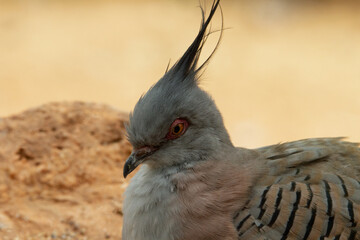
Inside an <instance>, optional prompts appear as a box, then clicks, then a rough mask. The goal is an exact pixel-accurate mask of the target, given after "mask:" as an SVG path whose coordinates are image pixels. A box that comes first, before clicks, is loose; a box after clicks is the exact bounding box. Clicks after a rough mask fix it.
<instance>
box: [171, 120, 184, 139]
mask: <svg viewBox="0 0 360 240" xmlns="http://www.w3.org/2000/svg"><path fill="white" fill-rule="evenodd" d="M188 126H189V123H188V122H187V121H186V120H185V119H182V118H178V119H175V121H174V122H173V123H172V124H171V126H170V129H169V132H168V134H167V135H166V138H167V139H175V138H178V137H180V136H181V135H183V134H184V133H185V131H186V129H187V127H188Z"/></svg>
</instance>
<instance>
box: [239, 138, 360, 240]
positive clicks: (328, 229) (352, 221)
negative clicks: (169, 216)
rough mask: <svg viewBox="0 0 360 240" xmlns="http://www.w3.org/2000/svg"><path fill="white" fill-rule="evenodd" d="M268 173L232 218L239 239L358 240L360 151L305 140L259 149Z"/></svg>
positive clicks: (354, 146) (350, 146)
mask: <svg viewBox="0 0 360 240" xmlns="http://www.w3.org/2000/svg"><path fill="white" fill-rule="evenodd" d="M259 151H260V152H262V154H263V155H264V156H265V157H264V165H266V166H267V168H268V172H267V174H266V175H265V176H262V178H261V179H259V180H258V181H257V182H256V184H255V186H254V187H253V191H252V196H251V197H250V200H249V202H248V204H247V205H246V206H245V207H244V208H243V209H241V210H240V211H239V213H238V214H237V215H236V216H235V217H234V225H235V227H236V229H237V231H238V234H239V239H271V240H278V239H281V240H283V239H339V240H342V239H349V240H350V239H351V240H360V181H359V180H360V177H359V176H360V149H359V148H358V145H357V144H354V143H348V142H343V141H341V139H338V138H337V139H335V138H333V139H309V140H301V141H297V142H291V143H285V144H280V145H274V146H270V147H266V148H262V149H259Z"/></svg>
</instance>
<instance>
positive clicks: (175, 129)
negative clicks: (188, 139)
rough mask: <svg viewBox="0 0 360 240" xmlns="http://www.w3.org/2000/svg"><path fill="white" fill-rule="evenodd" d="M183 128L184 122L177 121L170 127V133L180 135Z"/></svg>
mask: <svg viewBox="0 0 360 240" xmlns="http://www.w3.org/2000/svg"><path fill="white" fill-rule="evenodd" d="M183 130H184V123H178V124H176V125H175V126H173V127H172V128H171V133H172V134H174V135H176V136H177V135H180V134H181V132H182V131H183Z"/></svg>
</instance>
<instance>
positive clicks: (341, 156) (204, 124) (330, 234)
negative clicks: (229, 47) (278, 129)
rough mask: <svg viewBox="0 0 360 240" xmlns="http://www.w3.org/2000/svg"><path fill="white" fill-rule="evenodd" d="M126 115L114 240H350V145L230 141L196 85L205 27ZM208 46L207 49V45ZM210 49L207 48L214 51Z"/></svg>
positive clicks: (356, 154) (353, 179) (353, 150)
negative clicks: (124, 181)
mask: <svg viewBox="0 0 360 240" xmlns="http://www.w3.org/2000/svg"><path fill="white" fill-rule="evenodd" d="M218 5H219V0H217V1H215V2H214V3H213V5H212V8H211V11H210V13H209V16H208V17H207V19H205V17H204V11H203V10H202V13H203V19H202V24H201V28H200V30H199V33H198V35H197V36H196V38H195V40H194V41H193V43H192V44H191V45H190V47H189V48H188V49H187V51H186V52H185V54H184V55H183V56H182V57H181V58H180V59H179V60H178V61H177V62H176V63H175V64H174V66H173V67H172V68H170V69H169V70H168V71H167V72H166V73H165V75H164V76H163V77H162V78H161V79H160V80H159V81H158V82H157V83H156V84H155V85H154V86H153V87H151V88H150V89H149V90H148V92H147V93H146V94H145V95H143V96H142V97H141V98H140V99H139V101H138V102H137V104H136V106H135V108H134V110H133V112H132V113H131V114H130V121H129V125H128V126H127V134H128V139H129V141H130V143H131V144H132V146H133V151H132V153H131V155H130V156H129V158H128V159H127V160H126V163H125V166H124V177H126V176H127V175H128V174H129V173H130V172H132V171H133V170H134V169H135V168H137V167H138V166H139V165H140V164H141V167H140V169H139V171H138V172H137V173H136V174H135V176H134V177H133V178H132V179H131V182H130V184H129V186H128V188H127V189H126V191H125V199H124V204H123V217H124V221H123V235H122V238H123V240H212V239H213V240H220V239H221V240H235V239H239V240H245V239H246V240H249V239H250V240H251V239H254V240H257V239H259V240H260V239H262V240H265V239H268V240H285V239H288V240H292V239H294V240H295V239H309V240H310V239H335V240H336V239H339V240H345V239H348V240H359V239H360V149H359V146H358V145H357V144H355V143H350V142H346V141H343V139H342V138H317V139H305V140H299V141H295V142H289V143H283V144H277V145H272V146H267V147H263V148H259V149H245V148H238V147H234V146H233V144H232V142H231V140H230V137H229V134H228V132H227V130H226V129H225V127H224V123H223V119H222V116H221V114H220V112H219V110H218V109H217V107H216V105H215V103H214V101H213V100H212V99H211V97H210V96H209V95H208V94H207V93H206V92H205V91H204V90H202V89H201V88H200V87H199V84H198V82H199V76H200V73H201V71H202V70H203V68H204V66H205V65H206V64H207V63H208V60H209V59H210V57H211V56H212V54H211V55H210V57H209V58H208V59H207V60H206V61H205V62H204V63H203V64H202V65H201V66H199V67H198V60H199V56H200V53H201V49H202V47H203V45H204V43H205V40H206V38H207V36H208V34H209V32H208V31H207V27H208V25H209V22H210V20H211V18H212V17H213V15H214V13H215V11H216V9H217V7H218ZM215 49H216V48H215ZM214 51H215V50H214Z"/></svg>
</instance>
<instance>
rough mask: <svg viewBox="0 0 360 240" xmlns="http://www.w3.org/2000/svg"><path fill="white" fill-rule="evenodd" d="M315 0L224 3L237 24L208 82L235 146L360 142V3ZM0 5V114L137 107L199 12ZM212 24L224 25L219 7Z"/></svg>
mask: <svg viewBox="0 0 360 240" xmlns="http://www.w3.org/2000/svg"><path fill="white" fill-rule="evenodd" d="M309 2H313V3H312V4H310V3H309ZM309 2H308V1H285V0H284V1H281V0H277V1H265V0H263V1H261V0H257V1H230V0H228V1H226V0H224V1H222V7H223V12H224V19H225V27H228V28H230V29H228V30H226V31H225V33H224V38H223V41H222V43H221V46H220V48H219V50H218V52H217V54H216V55H215V57H214V59H213V60H212V62H211V63H210V65H209V67H208V71H207V73H206V74H205V76H204V80H203V83H202V86H203V87H204V88H205V89H206V90H208V91H210V93H211V94H212V95H213V97H214V99H215V100H216V102H217V104H218V106H219V108H220V109H221V111H222V113H223V115H224V118H225V123H226V125H227V127H228V128H229V131H230V134H231V136H232V139H233V140H234V142H235V144H237V145H241V146H245V147H257V146H262V145H267V144H272V143H276V142H281V141H289V140H294V139H299V138H308V137H320V136H348V137H350V140H353V141H360V124H359V122H360V96H359V92H360V67H359V65H360V44H359V42H360V5H359V4H356V1H355V2H353V3H351V2H349V1H309ZM314 2H315V3H314ZM0 4H1V5H0V36H1V37H0V52H1V54H0V116H7V115H9V114H14V113H17V112H20V111H22V110H24V109H27V108H29V107H35V106H38V105H40V104H44V103H47V102H49V101H62V100H83V101H91V102H100V103H107V104H109V105H111V106H114V107H116V108H118V109H121V110H123V111H126V112H128V111H130V110H131V109H132V107H133V106H134V104H135V103H136V101H137V99H138V98H139V96H140V95H141V94H142V93H144V92H145V91H146V90H147V89H148V88H149V87H150V86H151V85H152V84H153V83H154V82H155V81H157V80H158V79H159V78H160V77H161V76H162V74H163V73H164V71H165V68H166V65H167V63H168V61H169V59H171V60H172V62H174V61H176V59H177V58H179V57H180V56H181V54H182V53H183V52H184V51H185V49H186V48H187V46H188V45H189V44H190V43H191V41H192V39H193V38H194V36H195V35H196V32H197V30H198V27H199V22H200V11H199V9H198V7H197V6H198V1H190V0H189V1H174V0H172V1H170V0H168V1H165V0H163V1H161V0H157V1H41V0H39V1H35V0H29V1H25V2H24V1H0ZM213 22H214V23H213V29H218V28H219V26H220V22H221V17H220V15H219V14H218V15H217V16H215V18H214V21H213ZM216 39H217V36H216V35H215V34H214V37H213V38H212V39H210V41H209V45H208V48H207V49H206V50H205V51H204V56H205V57H206V55H207V54H208V53H209V52H210V51H211V49H212V47H213V46H214V42H215V41H216Z"/></svg>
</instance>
